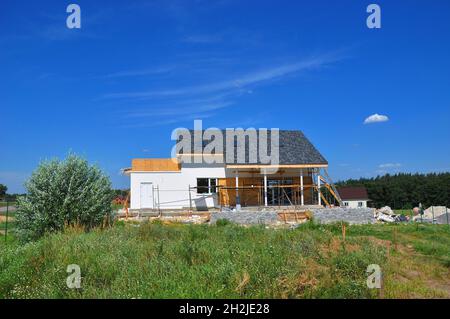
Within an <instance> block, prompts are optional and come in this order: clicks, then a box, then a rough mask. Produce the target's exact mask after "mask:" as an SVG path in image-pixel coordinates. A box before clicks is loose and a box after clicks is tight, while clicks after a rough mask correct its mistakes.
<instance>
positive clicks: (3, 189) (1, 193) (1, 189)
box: [0, 184, 8, 197]
mask: <svg viewBox="0 0 450 319" xmlns="http://www.w3.org/2000/svg"><path fill="white" fill-rule="evenodd" d="M7 190H8V187H6V186H5V185H3V184H0V197H3V196H5V195H6V191H7Z"/></svg>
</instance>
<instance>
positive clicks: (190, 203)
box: [189, 184, 192, 215]
mask: <svg viewBox="0 0 450 319" xmlns="http://www.w3.org/2000/svg"><path fill="white" fill-rule="evenodd" d="M189 212H190V213H191V215H192V198H191V184H189Z"/></svg>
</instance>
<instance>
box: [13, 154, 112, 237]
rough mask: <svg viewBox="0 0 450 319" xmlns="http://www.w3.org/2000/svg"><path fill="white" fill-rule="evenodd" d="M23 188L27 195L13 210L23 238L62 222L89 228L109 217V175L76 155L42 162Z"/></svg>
mask: <svg viewBox="0 0 450 319" xmlns="http://www.w3.org/2000/svg"><path fill="white" fill-rule="evenodd" d="M25 188H26V190H27V195H26V196H25V197H21V198H19V199H18V202H17V214H16V221H17V235H18V237H19V238H20V239H22V240H33V239H37V238H39V237H41V236H43V235H44V234H45V233H47V232H54V231H60V230H62V229H63V228H64V226H65V225H77V226H81V227H83V228H84V229H86V230H89V229H91V228H92V227H95V226H99V225H101V224H102V222H104V220H105V219H106V218H107V219H108V220H109V218H110V217H111V200H112V190H111V182H110V180H109V178H108V177H107V176H106V175H104V174H103V173H102V171H101V170H100V169H99V168H98V167H96V166H90V165H89V163H88V162H87V161H86V160H84V159H82V158H80V157H78V156H76V155H72V154H70V155H69V156H68V157H67V159H66V160H64V161H59V160H52V161H46V162H43V163H41V164H40V165H39V167H38V168H37V169H36V170H35V171H34V172H33V174H32V176H31V177H30V179H29V180H28V181H27V182H26V183H25Z"/></svg>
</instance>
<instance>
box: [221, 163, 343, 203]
mask: <svg viewBox="0 0 450 319" xmlns="http://www.w3.org/2000/svg"><path fill="white" fill-rule="evenodd" d="M226 175H227V177H226V178H219V179H218V181H217V184H218V185H217V196H218V204H219V206H220V207H221V208H222V207H236V209H240V208H241V207H247V208H250V207H255V208H261V207H278V208H282V207H293V206H295V207H298V206H300V207H306V206H323V205H325V206H340V205H341V200H340V198H339V195H338V193H337V191H336V189H335V187H334V184H333V182H332V181H331V179H330V178H329V175H328V172H327V170H326V167H305V168H303V167H302V168H297V167H286V168H283V169H279V170H277V171H276V173H269V172H267V171H265V170H264V169H261V168H259V167H255V168H248V167H246V168H227V174H226Z"/></svg>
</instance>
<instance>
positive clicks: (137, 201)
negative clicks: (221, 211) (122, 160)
mask: <svg viewBox="0 0 450 319" xmlns="http://www.w3.org/2000/svg"><path fill="white" fill-rule="evenodd" d="M202 177H204V178H224V177H225V168H224V166H223V165H217V166H209V167H199V166H196V165H195V164H190V165H183V167H182V168H181V171H179V172H131V173H130V179H131V187H130V190H131V205H130V208H131V209H140V208H141V193H140V190H141V184H142V183H152V185H153V188H154V192H153V196H154V199H153V203H157V202H158V198H157V196H158V192H157V189H156V188H157V187H159V203H160V207H161V208H163V209H171V208H172V209H177V208H183V207H184V208H185V207H189V191H188V189H189V185H190V186H191V187H195V186H197V178H202ZM191 198H192V205H193V207H214V206H217V205H218V204H217V195H216V194H197V192H196V190H195V189H194V190H191ZM155 208H156V207H155Z"/></svg>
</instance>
